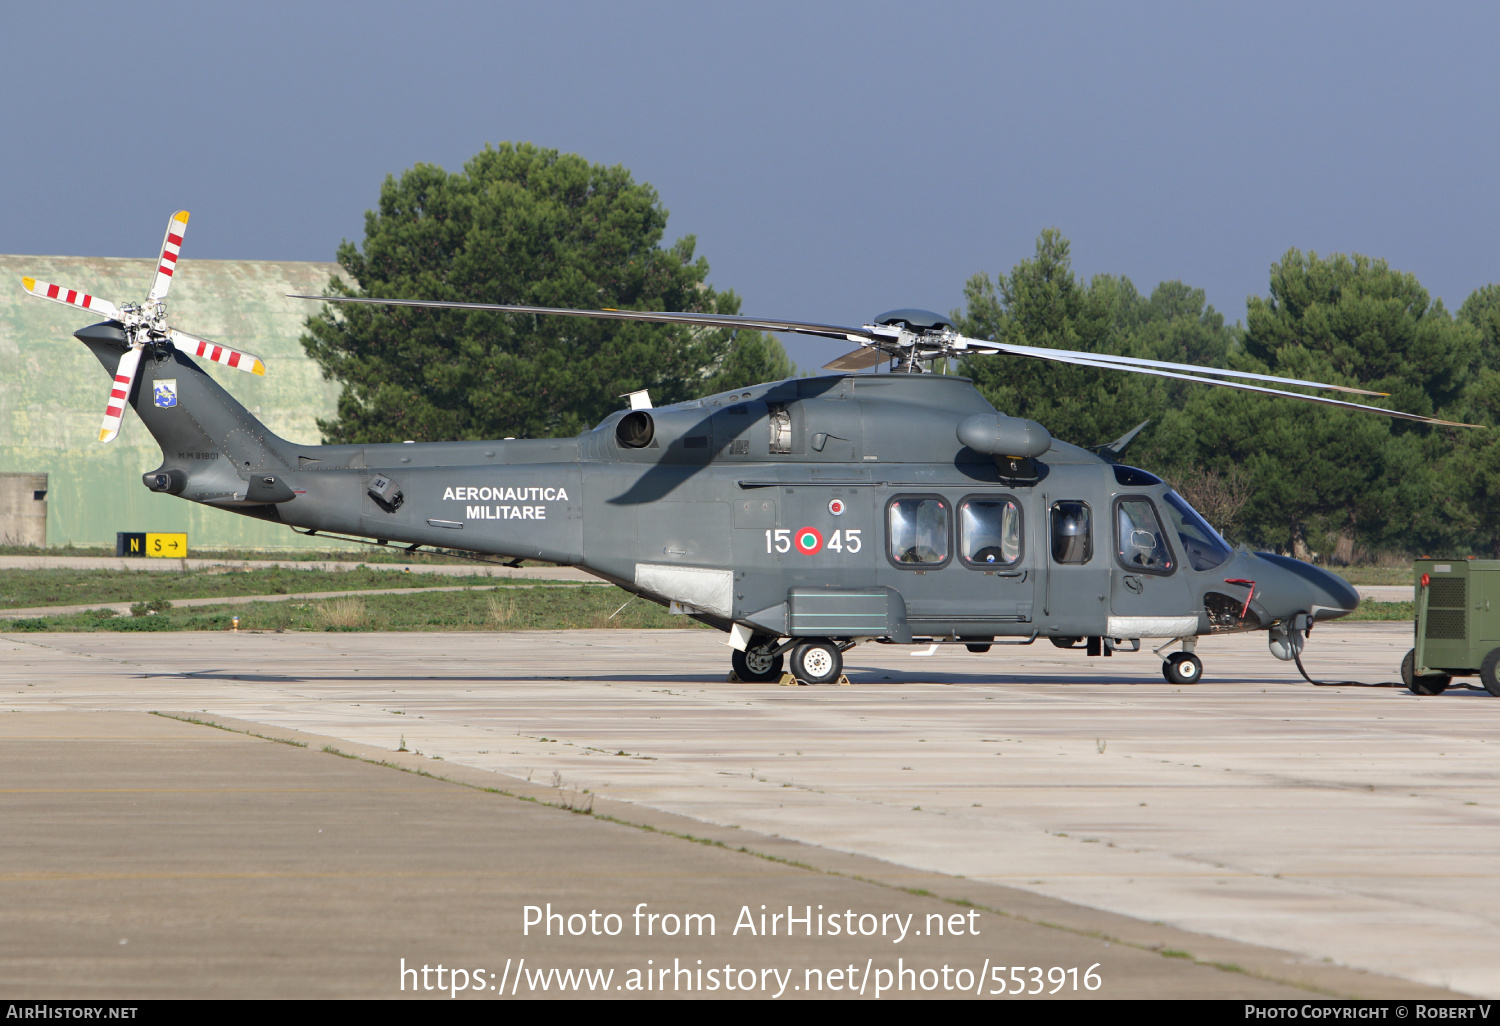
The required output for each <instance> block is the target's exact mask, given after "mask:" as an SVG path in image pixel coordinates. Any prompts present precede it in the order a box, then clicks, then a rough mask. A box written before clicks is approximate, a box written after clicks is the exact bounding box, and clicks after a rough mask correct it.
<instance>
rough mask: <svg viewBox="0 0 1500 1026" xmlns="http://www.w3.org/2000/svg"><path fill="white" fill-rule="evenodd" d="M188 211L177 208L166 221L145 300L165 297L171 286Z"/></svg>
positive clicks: (152, 300) (150, 300) (153, 300)
mask: <svg viewBox="0 0 1500 1026" xmlns="http://www.w3.org/2000/svg"><path fill="white" fill-rule="evenodd" d="M187 223H188V212H187V211H186V210H179V211H177V213H175V214H173V215H172V219H171V220H170V221H168V222H167V236H166V238H164V239H162V240H161V256H160V257H158V258H157V260H156V278H155V279H154V280H153V281H152V282H151V291H150V292H148V293H146V301H147V302H155V301H156V300H158V299H165V298H166V296H167V289H169V288H171V287H172V274H173V273H174V272H175V271H176V270H177V255H178V254H179V253H181V252H182V233H183V232H185V231H187Z"/></svg>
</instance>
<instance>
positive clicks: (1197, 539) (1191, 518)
mask: <svg viewBox="0 0 1500 1026" xmlns="http://www.w3.org/2000/svg"><path fill="white" fill-rule="evenodd" d="M1166 500H1167V516H1168V518H1170V519H1171V521H1172V526H1173V527H1175V528H1176V529H1177V537H1178V538H1180V539H1182V551H1183V552H1184V553H1185V554H1186V559H1187V562H1188V566H1190V567H1192V568H1193V569H1194V570H1212V569H1213V568H1214V567H1216V566H1218V565H1219V564H1220V563H1222V562H1224V560H1226V559H1228V558H1229V554H1230V552H1232V551H1233V550H1232V549H1230V547H1229V543H1228V542H1227V541H1225V540H1224V539H1223V538H1222V537H1220V535H1219V532H1218V531H1215V530H1214V529H1213V528H1212V527H1210V526H1209V524H1208V521H1207V520H1204V519H1203V517H1201V516H1200V515H1199V514H1198V511H1197V510H1195V509H1194V508H1193V507H1192V506H1189V505H1188V502H1187V500H1186V499H1184V498H1183V497H1182V496H1180V495H1178V494H1177V493H1176V492H1168V493H1167V495H1166Z"/></svg>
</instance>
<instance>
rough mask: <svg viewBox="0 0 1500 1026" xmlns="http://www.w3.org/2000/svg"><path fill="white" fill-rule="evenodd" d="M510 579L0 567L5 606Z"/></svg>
mask: <svg viewBox="0 0 1500 1026" xmlns="http://www.w3.org/2000/svg"><path fill="white" fill-rule="evenodd" d="M506 580H510V578H496V577H494V576H492V575H491V574H488V573H486V572H485V571H484V570H483V569H476V570H475V571H474V573H473V574H463V575H455V574H437V573H420V572H418V573H402V572H401V571H399V570H397V571H392V570H377V569H374V568H371V567H366V566H361V565H358V564H353V565H351V568H350V569H348V570H293V569H289V568H284V567H267V568H264V569H257V570H236V569H234V568H233V567H222V566H216V567H208V568H205V569H202V570H0V608H4V609H25V608H28V607H30V606H77V605H83V604H85V603H94V602H133V603H144V604H145V605H146V606H147V607H150V606H151V605H152V604H153V603H159V602H166V603H169V604H170V603H171V602H172V601H173V600H175V599H185V598H218V597H219V596H223V597H225V598H230V597H233V596H236V595H295V594H301V593H303V592H315V591H360V590H364V589H368V588H447V587H462V586H469V587H474V586H480V587H483V586H486V585H493V584H497V583H501V582H504V581H506ZM523 583H532V582H530V581H526V582H523ZM601 590H602V589H601ZM157 611H158V612H160V610H159V609H158V610H157Z"/></svg>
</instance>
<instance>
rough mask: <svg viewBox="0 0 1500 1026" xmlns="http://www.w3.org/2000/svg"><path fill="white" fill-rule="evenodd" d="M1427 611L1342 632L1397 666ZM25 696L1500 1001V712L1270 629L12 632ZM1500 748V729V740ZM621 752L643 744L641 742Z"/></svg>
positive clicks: (2, 686) (1359, 653)
mask: <svg viewBox="0 0 1500 1026" xmlns="http://www.w3.org/2000/svg"><path fill="white" fill-rule="evenodd" d="M1409 639H1410V626H1409V625H1403V624H1349V625H1346V626H1327V625H1325V626H1323V627H1319V628H1318V629H1317V630H1316V631H1315V632H1314V635H1313V639H1312V641H1311V642H1310V644H1309V647H1308V650H1307V653H1306V655H1307V660H1306V661H1307V663H1308V664H1309V670H1310V671H1311V672H1313V673H1315V674H1322V675H1324V676H1337V677H1341V678H1342V677H1359V678H1361V679H1364V680H1368V681H1387V680H1391V679H1393V678H1394V676H1395V667H1396V665H1397V663H1398V662H1399V660H1400V658H1401V655H1402V654H1403V653H1404V652H1405V650H1406V648H1408V647H1409V645H1410V640H1409ZM0 651H4V652H5V653H6V660H5V665H4V667H3V669H0V695H4V696H5V699H6V700H5V701H3V702H0V709H15V710H18V711H35V710H43V709H80V710H82V709H90V710H102V709H115V710H147V709H175V710H203V711H206V712H207V713H209V714H211V715H214V716H223V717H235V718H238V719H241V720H245V721H251V722H255V723H262V724H272V725H276V726H280V727H285V728H292V729H297V730H302V731H306V732H308V733H310V734H314V735H319V736H324V737H331V738H338V739H344V740H346V741H348V742H351V743H354V744H359V745H364V746H368V748H369V749H370V750H384V751H387V752H389V751H392V750H394V749H395V748H397V747H398V746H399V743H400V741H401V739H402V738H403V737H404V739H405V741H406V745H407V747H409V748H412V749H415V750H418V751H420V752H421V753H423V755H424V756H426V757H428V759H429V762H430V760H431V759H432V757H438V756H440V757H441V758H442V759H443V760H444V762H437V763H431V765H433V766H434V768H443V767H444V763H446V764H448V766H450V767H451V766H452V765H453V764H458V765H459V766H463V767H472V768H474V769H479V770H485V771H490V772H494V773H502V774H508V775H510V776H513V777H517V778H521V779H529V780H530V781H531V783H532V784H541V785H543V786H553V785H555V789H556V790H559V791H564V792H565V791H569V790H572V791H581V790H582V789H585V788H586V789H589V790H590V791H592V792H593V793H595V794H597V795H600V796H601V798H602V800H611V799H612V800H615V801H621V802H628V803H633V804H636V805H639V806H643V807H647V808H651V809H658V810H662V811H664V812H667V813H672V814H677V815H682V816H686V817H690V818H692V819H694V820H697V821H700V822H703V823H708V824H716V825H718V826H720V827H726V828H727V827H738V828H741V829H742V830H746V831H756V832H759V833H763V834H769V835H772V836H773V837H781V838H787V839H793V840H797V841H801V842H805V843H808V844H813V845H819V846H822V847H825V848H827V849H830V850H832V851H834V852H853V853H858V854H860V855H865V856H871V857H874V858H877V859H881V860H885V861H887V862H889V863H894V864H897V865H900V866H907V867H913V868H915V869H918V870H922V871H926V872H933V873H941V874H948V875H962V876H964V877H967V878H969V879H970V880H979V881H987V882H990V883H993V884H997V885H1005V886H1008V887H1013V888H1020V889H1022V890H1025V891H1030V892H1034V893H1036V894H1038V895H1044V896H1048V897H1051V898H1055V899H1062V900H1065V901H1068V902H1073V903H1076V904H1079V905H1083V906H1087V907H1090V908H1095V909H1101V910H1105V911H1108V912H1111V913H1117V914H1119V915H1123V916H1128V917H1133V918H1135V919H1138V920H1143V921H1145V923H1150V922H1153V921H1160V922H1163V923H1167V924H1170V925H1171V926H1173V927H1177V928H1181V929H1184V930H1189V931H1194V932H1196V933H1200V934H1206V935H1208V936H1211V937H1219V938H1226V939H1230V940H1236V941H1241V942H1245V943H1249V944H1255V945H1262V946H1265V947H1269V948H1276V949H1281V950H1282V951H1285V952H1291V953H1295V956H1297V957H1293V956H1288V959H1289V961H1290V962H1296V961H1297V960H1298V957H1300V958H1301V959H1304V960H1306V961H1308V962H1310V963H1315V964H1316V963H1320V962H1322V960H1325V959H1326V960H1331V961H1332V962H1333V963H1336V964H1340V965H1345V966H1352V967H1356V968H1360V969H1365V970H1369V971H1372V972H1376V973H1381V974H1387V975H1392V976H1397V977H1402V978H1405V979H1408V980H1412V981H1418V982H1420V983H1424V984H1428V985H1432V986H1439V987H1449V988H1452V989H1454V990H1458V991H1460V992H1463V993H1469V994H1475V995H1485V996H1494V995H1496V994H1500V969H1497V968H1496V967H1495V965H1494V961H1493V958H1492V957H1491V956H1490V955H1489V952H1491V951H1493V950H1494V949H1495V941H1497V940H1500V921H1497V920H1500V914H1497V910H1500V901H1497V900H1496V899H1497V897H1500V894H1497V891H1500V884H1497V883H1496V881H1495V874H1494V873H1493V862H1494V853H1495V851H1496V849H1497V848H1500V817H1497V816H1496V812H1495V810H1496V809H1497V807H1500V786H1497V779H1500V774H1497V772H1496V765H1497V763H1496V759H1495V757H1494V755H1493V754H1492V753H1491V752H1490V750H1489V744H1490V741H1491V738H1492V737H1493V731H1492V730H1491V729H1490V727H1489V723H1490V717H1491V716H1492V715H1500V703H1495V702H1494V700H1493V699H1492V698H1490V697H1489V696H1488V695H1485V694H1483V693H1481V692H1473V691H1467V690H1457V691H1450V692H1449V693H1448V694H1445V695H1443V696H1438V697H1435V698H1418V697H1416V696H1413V695H1411V694H1409V693H1406V692H1404V691H1400V690H1396V689H1359V688H1348V687H1342V688H1314V687H1312V686H1310V685H1307V684H1305V683H1302V682H1301V681H1300V678H1299V677H1297V676H1296V670H1295V668H1294V667H1288V666H1286V665H1285V664H1281V663H1278V662H1275V661H1274V660H1272V659H1271V658H1270V657H1269V656H1268V655H1267V654H1266V653H1265V649H1264V639H1263V636H1260V635H1254V636H1247V637H1240V638H1234V637H1230V638H1214V639H1209V640H1207V641H1205V642H1203V643H1202V645H1201V646H1200V654H1201V655H1202V656H1203V657H1204V660H1205V666H1206V668H1205V679H1206V683H1205V684H1203V685H1200V686H1198V687H1193V688H1179V687H1175V686H1172V685H1168V684H1166V683H1165V682H1164V681H1163V680H1162V678H1161V676H1160V673H1159V669H1158V667H1159V663H1158V661H1157V660H1156V659H1155V658H1154V657H1152V656H1151V655H1150V654H1149V652H1147V653H1142V654H1139V655H1133V656H1132V655H1126V654H1121V655H1117V656H1115V657H1114V658H1112V659H1109V660H1104V659H1093V660H1090V659H1087V658H1086V657H1085V656H1084V655H1083V654H1082V652H1081V650H1080V651H1061V650H1057V649H1054V648H1052V647H1051V646H1044V645H1038V646H1032V647H1030V648H1016V649H995V650H993V651H992V652H991V653H990V654H989V655H985V656H977V655H970V654H968V653H966V652H963V651H962V650H961V649H960V650H958V651H957V652H952V651H941V652H939V653H938V654H937V655H935V656H932V657H928V658H922V659H914V658H911V656H910V654H909V651H910V650H906V649H895V648H886V647H883V646H874V645H869V646H862V647H860V648H858V649H856V650H855V651H854V652H853V653H851V654H850V659H849V664H848V672H849V675H850V677H851V678H852V679H853V680H854V682H855V683H854V686H852V687H845V688H817V689H810V688H778V687H775V686H773V685H743V684H734V685H731V684H725V683H721V681H722V680H723V669H724V668H725V667H726V665H727V661H728V660H727V654H728V653H727V650H726V649H725V648H724V647H723V646H722V645H721V644H719V642H718V638H717V636H716V635H711V634H708V633H707V632H691V631H684V632H668V631H641V632H626V631H618V632H616V631H577V632H557V633H544V632H525V633H521V632H518V633H509V634H480V633H473V634H441V635H440V634H284V635H275V634H263V635H262V634H237V635H222V634H213V635H209V634H158V635H149V636H126V635H119V634H103V633H100V634H71V635H15V634H11V635H5V636H3V638H0ZM1497 743H1500V742H1497ZM620 752H623V753H625V754H624V755H620V754H616V753H620Z"/></svg>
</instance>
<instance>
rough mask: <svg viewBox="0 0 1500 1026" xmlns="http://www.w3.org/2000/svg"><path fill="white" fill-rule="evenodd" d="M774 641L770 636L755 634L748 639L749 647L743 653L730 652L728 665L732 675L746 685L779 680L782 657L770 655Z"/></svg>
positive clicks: (734, 650)
mask: <svg viewBox="0 0 1500 1026" xmlns="http://www.w3.org/2000/svg"><path fill="white" fill-rule="evenodd" d="M776 641H777V639H776V638H773V637H771V636H770V635H767V634H757V635H755V637H753V638H751V639H750V646H749V647H748V648H747V649H746V650H745V651H743V652H741V651H739V650H738V649H733V650H731V651H730V653H729V663H730V665H731V666H733V667H734V675H735V676H736V677H738V678H739V679H740V680H742V681H744V682H745V683H746V684H765V683H768V682H769V681H773V680H780V679H781V667H782V663H783V662H784V660H783V657H782V656H780V655H774V656H773V655H771V654H770V649H771V648H772V647H774V646H775V644H776Z"/></svg>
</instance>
